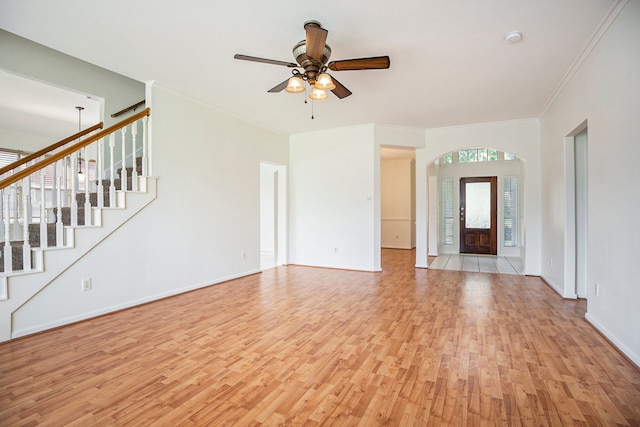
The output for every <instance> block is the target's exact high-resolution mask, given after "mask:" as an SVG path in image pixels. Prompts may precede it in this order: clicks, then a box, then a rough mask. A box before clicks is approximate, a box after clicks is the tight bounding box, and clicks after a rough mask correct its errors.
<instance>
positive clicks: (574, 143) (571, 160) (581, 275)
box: [565, 122, 589, 298]
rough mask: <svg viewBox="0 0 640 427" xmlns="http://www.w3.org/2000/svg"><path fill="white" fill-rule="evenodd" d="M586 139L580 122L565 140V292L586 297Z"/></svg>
mask: <svg viewBox="0 0 640 427" xmlns="http://www.w3.org/2000/svg"><path fill="white" fill-rule="evenodd" d="M588 139H589V138H588V129H587V123H586V122H584V123H583V124H581V125H580V126H578V128H576V130H575V131H574V132H572V133H571V134H570V136H568V137H567V138H566V140H565V161H566V163H565V167H566V170H567V174H566V176H567V180H566V186H567V187H566V194H567V210H566V221H565V222H566V226H565V290H566V291H565V294H567V295H573V296H574V297H577V298H587V297H588V285H587V284H588V277H587V276H588V268H587V267H588V261H587V260H588V258H587V245H588V234H587V231H588V224H587V222H588V218H587V211H588V208H587V201H588V197H587V195H588V186H587V176H588V157H587V152H588Z"/></svg>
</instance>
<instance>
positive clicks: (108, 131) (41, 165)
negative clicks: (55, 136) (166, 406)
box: [0, 107, 151, 189]
mask: <svg viewBox="0 0 640 427" xmlns="http://www.w3.org/2000/svg"><path fill="white" fill-rule="evenodd" d="M149 114H151V108H148V107H147V108H145V109H144V110H143V111H140V112H139V113H137V114H134V115H133V116H131V117H129V118H127V119H124V120H122V121H121V122H118V123H116V124H115V125H112V126H109V127H108V128H106V129H104V130H101V131H100V132H98V133H96V134H94V135H91V136H90V137H89V138H87V139H83V140H82V141H80V142H77V143H76V144H74V145H71V146H69V147H67V148H65V149H64V150H60V151H58V152H57V153H55V154H52V155H50V156H49V157H47V158H44V159H42V160H40V161H39V162H38V163H35V164H33V165H31V166H29V167H27V168H25V169H22V170H20V171H18V172H16V173H14V174H13V175H11V176H10V177H7V178H5V179H3V180H2V181H0V189H3V188H5V187H8V186H9V185H11V184H13V183H16V182H18V181H20V180H21V179H23V178H26V177H28V176H29V175H31V174H32V173H34V172H36V171H38V170H40V169H42V168H44V167H46V166H49V165H50V164H52V163H55V162H57V161H58V160H60V159H62V158H64V157H66V156H68V155H69V154H71V153H75V152H76V151H78V150H79V149H81V148H84V147H86V146H87V145H89V144H91V143H93V142H95V141H97V140H99V139H101V138H104V137H105V136H107V135H109V134H111V133H113V132H115V131H117V130H118V129H122V128H123V127H125V126H127V125H128V124H131V123H133V122H135V121H137V120H139V119H141V118H143V117H145V116H148V115H149Z"/></svg>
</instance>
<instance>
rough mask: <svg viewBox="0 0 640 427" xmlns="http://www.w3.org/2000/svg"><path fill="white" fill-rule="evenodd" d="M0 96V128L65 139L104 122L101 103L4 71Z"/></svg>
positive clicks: (0, 77) (0, 76) (0, 75)
mask: <svg viewBox="0 0 640 427" xmlns="http://www.w3.org/2000/svg"><path fill="white" fill-rule="evenodd" d="M0 93H2V96H0V128H4V129H9V130H13V131H17V132H27V131H28V132H29V133H32V134H36V135H43V136H51V137H54V138H60V139H62V138H64V137H66V136H69V135H71V134H73V133H75V132H77V131H78V128H79V125H80V124H81V128H82V129H86V128H87V127H90V126H93V125H95V124H96V123H99V122H100V105H101V100H100V99H94V98H90V97H87V95H85V94H81V93H77V92H73V91H70V90H68V89H64V88H59V87H55V86H52V85H50V84H45V83H42V82H39V81H36V80H32V79H27V78H24V77H21V76H17V75H14V74H11V73H7V72H5V71H2V70H0ZM76 107H82V108H84V109H83V110H82V111H81V113H80V115H79V114H78V109H77V108H76ZM79 122H82V123H79Z"/></svg>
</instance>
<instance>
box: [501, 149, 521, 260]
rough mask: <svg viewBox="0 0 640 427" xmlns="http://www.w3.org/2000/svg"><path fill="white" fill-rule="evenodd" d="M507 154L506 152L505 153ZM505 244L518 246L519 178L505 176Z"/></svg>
mask: <svg viewBox="0 0 640 427" xmlns="http://www.w3.org/2000/svg"><path fill="white" fill-rule="evenodd" d="M505 154H506V153H505ZM503 219H504V245H505V246H506V247H515V246H518V178H517V177H515V176H506V177H505V178H504V218H503Z"/></svg>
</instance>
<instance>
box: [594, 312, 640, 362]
mask: <svg viewBox="0 0 640 427" xmlns="http://www.w3.org/2000/svg"><path fill="white" fill-rule="evenodd" d="M584 318H585V320H586V321H587V322H589V323H590V324H591V326H593V327H594V328H596V329H597V330H598V331H599V332H600V333H601V334H602V335H604V336H605V337H606V338H607V340H609V342H610V343H611V344H612V345H614V346H615V347H616V348H617V349H618V350H619V351H620V352H621V353H622V354H624V355H625V356H626V357H628V358H629V360H631V361H632V362H633V363H635V365H636V366H637V367H638V368H640V355H637V354H636V353H634V352H633V351H631V349H630V348H629V347H627V346H626V345H624V344H623V343H622V341H620V340H619V339H618V338H617V337H616V336H615V335H613V334H612V333H611V332H610V331H609V330H608V329H607V328H605V327H604V325H602V323H600V322H598V320H597V319H595V318H594V317H593V316H591V315H590V314H589V313H587V314H585V315H584Z"/></svg>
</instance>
